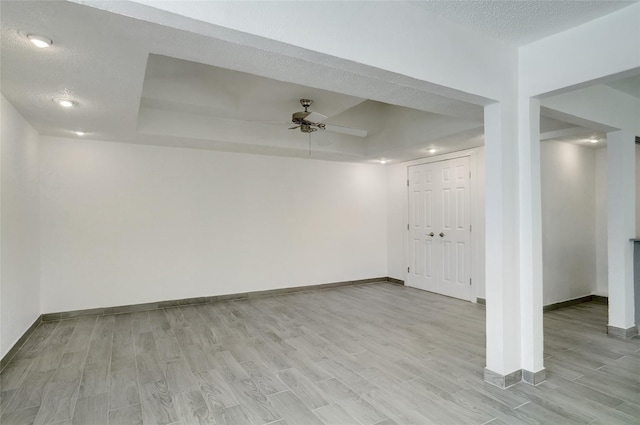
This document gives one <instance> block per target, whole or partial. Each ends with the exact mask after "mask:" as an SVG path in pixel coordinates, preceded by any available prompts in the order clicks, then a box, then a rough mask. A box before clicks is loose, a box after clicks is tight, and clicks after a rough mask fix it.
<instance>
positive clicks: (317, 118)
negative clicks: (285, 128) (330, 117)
mask: <svg viewBox="0 0 640 425" xmlns="http://www.w3.org/2000/svg"><path fill="white" fill-rule="evenodd" d="M326 119H327V117H326V116H325V115H322V114H319V113H317V112H309V115H307V116H306V117H304V120H305V121H308V122H312V123H314V124H317V123H319V122H322V121H324V120H326Z"/></svg>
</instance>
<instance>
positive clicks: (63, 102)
mask: <svg viewBox="0 0 640 425" xmlns="http://www.w3.org/2000/svg"><path fill="white" fill-rule="evenodd" d="M53 101H54V102H56V103H57V104H58V105H60V106H62V107H63V108H71V107H73V106H76V105H77V103H76V102H74V101H73V100H71V99H67V98H66V97H56V98H54V99H53Z"/></svg>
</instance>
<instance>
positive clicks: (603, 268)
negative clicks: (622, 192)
mask: <svg viewBox="0 0 640 425" xmlns="http://www.w3.org/2000/svg"><path fill="white" fill-rule="evenodd" d="M595 154H596V182H595V189H596V204H595V211H596V223H595V232H596V289H595V293H596V294H597V295H602V296H607V295H608V294H609V291H608V286H609V285H608V281H609V258H608V254H607V245H608V243H609V242H608V236H607V234H608V232H607V205H608V204H607V168H608V167H607V149H606V148H602V149H597V150H596V153H595Z"/></svg>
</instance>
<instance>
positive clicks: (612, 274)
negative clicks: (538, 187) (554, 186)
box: [607, 130, 637, 337]
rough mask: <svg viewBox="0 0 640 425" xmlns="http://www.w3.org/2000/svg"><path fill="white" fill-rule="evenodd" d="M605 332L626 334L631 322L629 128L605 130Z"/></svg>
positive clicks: (632, 153)
mask: <svg viewBox="0 0 640 425" xmlns="http://www.w3.org/2000/svg"><path fill="white" fill-rule="evenodd" d="M607 157H608V182H607V186H608V204H609V205H608V240H609V243H608V248H609V253H608V257H609V333H610V334H613V335H615V336H618V337H629V336H631V335H633V334H635V333H636V332H637V330H636V328H635V323H634V289H633V243H632V242H630V241H629V239H631V238H635V237H636V234H635V230H636V229H635V208H636V201H635V196H636V195H635V178H636V177H635V141H634V135H633V134H632V133H631V132H630V131H625V130H620V131H614V132H611V133H607Z"/></svg>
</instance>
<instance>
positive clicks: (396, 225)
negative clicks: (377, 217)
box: [386, 163, 409, 280]
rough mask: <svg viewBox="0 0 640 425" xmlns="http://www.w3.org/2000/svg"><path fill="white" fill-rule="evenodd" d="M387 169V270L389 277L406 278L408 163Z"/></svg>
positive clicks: (389, 166) (390, 166)
mask: <svg viewBox="0 0 640 425" xmlns="http://www.w3.org/2000/svg"><path fill="white" fill-rule="evenodd" d="M386 170H387V270H388V272H389V277H393V278H396V279H400V280H405V278H406V275H407V273H406V270H407V260H406V259H405V255H407V253H406V239H405V236H406V233H407V223H408V221H407V220H408V213H407V203H408V202H409V201H408V195H407V176H408V174H407V164H406V163H400V164H393V165H388V166H387V167H386Z"/></svg>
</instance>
